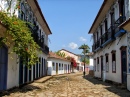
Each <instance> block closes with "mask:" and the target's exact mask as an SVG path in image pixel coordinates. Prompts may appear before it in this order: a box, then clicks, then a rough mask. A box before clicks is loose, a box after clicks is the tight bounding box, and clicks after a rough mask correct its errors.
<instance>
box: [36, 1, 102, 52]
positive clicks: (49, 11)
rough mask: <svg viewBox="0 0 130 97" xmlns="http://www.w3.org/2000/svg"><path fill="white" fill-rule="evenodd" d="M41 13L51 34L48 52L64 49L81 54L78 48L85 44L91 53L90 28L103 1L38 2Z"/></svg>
mask: <svg viewBox="0 0 130 97" xmlns="http://www.w3.org/2000/svg"><path fill="white" fill-rule="evenodd" d="M38 2H39V5H40V8H41V10H42V13H43V15H44V17H45V19H46V22H47V23H48V26H49V28H50V30H51V32H52V34H51V35H49V42H48V43H49V49H50V51H53V52H55V51H58V50H61V49H66V50H68V51H70V52H73V53H75V54H81V53H82V50H79V49H78V48H79V47H80V46H81V45H83V44H87V45H88V46H89V47H90V52H91V51H92V50H91V48H92V44H93V42H92V35H91V34H88V31H89V30H90V27H91V25H92V23H93V21H94V19H95V17H96V15H97V13H98V11H99V9H100V7H101V5H102V3H103V0H38Z"/></svg>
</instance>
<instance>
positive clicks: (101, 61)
mask: <svg viewBox="0 0 130 97" xmlns="http://www.w3.org/2000/svg"><path fill="white" fill-rule="evenodd" d="M101 78H103V56H101Z"/></svg>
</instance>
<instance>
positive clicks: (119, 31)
mask: <svg viewBox="0 0 130 97" xmlns="http://www.w3.org/2000/svg"><path fill="white" fill-rule="evenodd" d="M125 20H126V18H125V17H124V16H120V17H119V18H118V19H117V21H116V22H115V24H114V27H115V37H120V36H122V35H123V34H125V33H126V31H125V30H124V29H122V28H119V25H121V24H122V23H123V22H124V21H125Z"/></svg>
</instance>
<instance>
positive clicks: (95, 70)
mask: <svg viewBox="0 0 130 97" xmlns="http://www.w3.org/2000/svg"><path fill="white" fill-rule="evenodd" d="M94 70H95V71H96V59H94Z"/></svg>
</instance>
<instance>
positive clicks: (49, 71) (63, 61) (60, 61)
mask: <svg viewBox="0 0 130 97" xmlns="http://www.w3.org/2000/svg"><path fill="white" fill-rule="evenodd" d="M47 62H48V75H56V63H58V74H64V73H65V68H64V65H65V64H66V65H67V73H68V66H69V67H70V65H71V62H70V61H65V60H62V59H56V58H48V59H47ZM53 62H54V63H55V67H54V68H55V69H54V70H52V63H53ZM59 63H61V65H62V64H63V70H59Z"/></svg>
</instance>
